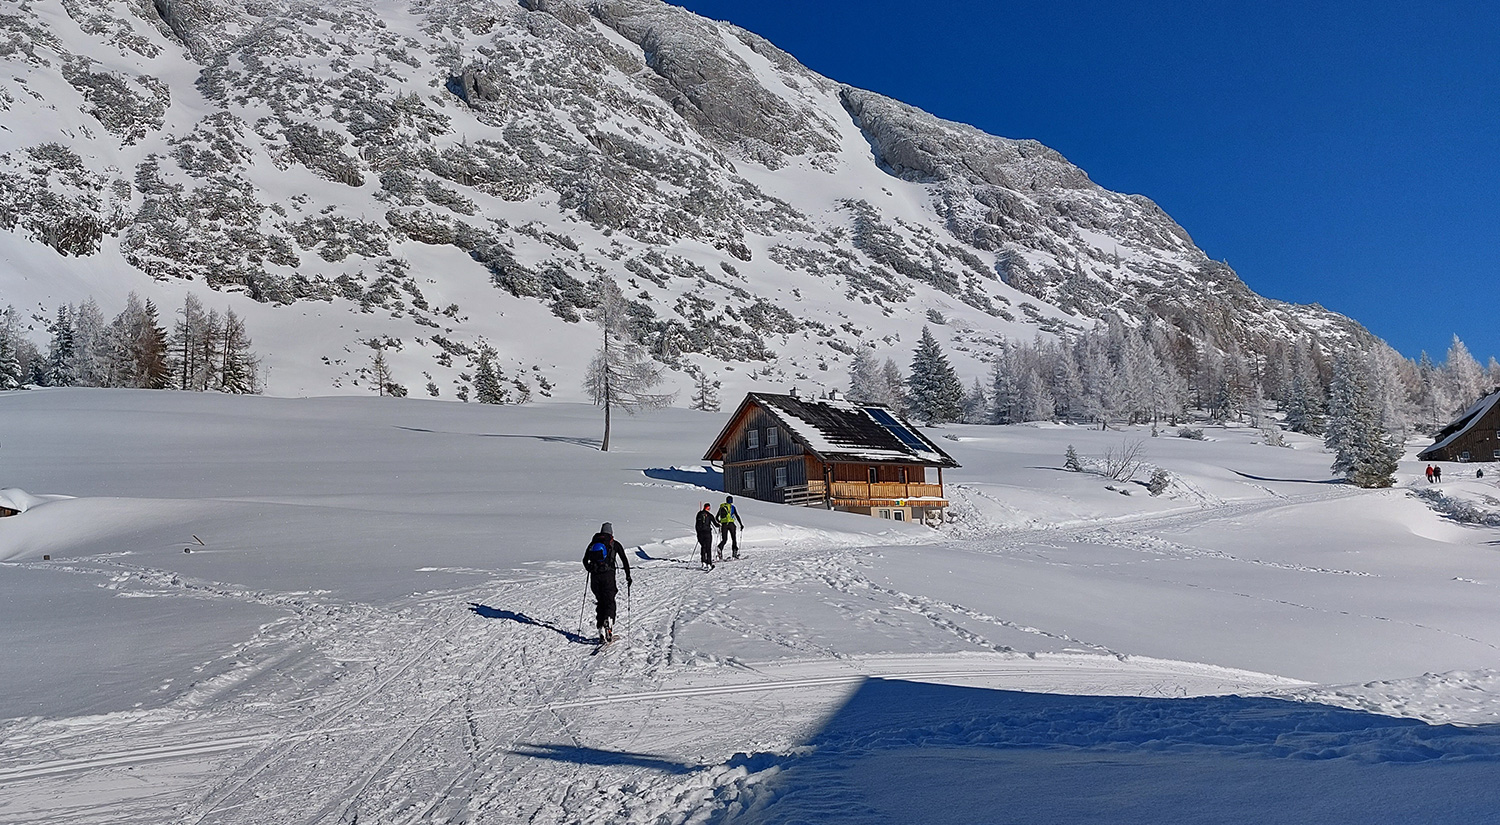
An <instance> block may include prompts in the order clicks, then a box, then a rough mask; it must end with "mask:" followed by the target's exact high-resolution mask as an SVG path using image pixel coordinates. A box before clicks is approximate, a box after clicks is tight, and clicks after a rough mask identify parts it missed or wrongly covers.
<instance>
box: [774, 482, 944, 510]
mask: <svg viewBox="0 0 1500 825" xmlns="http://www.w3.org/2000/svg"><path fill="white" fill-rule="evenodd" d="M829 493H830V490H829V489H828V485H827V484H826V483H825V482H822V481H809V482H808V483H807V484H801V485H798V486H795V487H785V488H782V498H781V501H782V503H783V504H793V505H801V506H806V507H822V506H824V504H825V502H826V501H827V500H828V499H829V498H832V499H833V506H835V507H876V506H880V505H893V504H896V503H897V502H901V501H909V500H911V499H923V500H924V503H926V504H929V505H931V506H933V507H946V506H947V504H948V502H947V501H946V500H944V499H943V485H941V484H925V483H922V482H912V483H904V482H899V481H877V482H875V483H870V482H861V481H835V482H833V489H832V491H831V495H830V494H829Z"/></svg>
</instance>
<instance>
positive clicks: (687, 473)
mask: <svg viewBox="0 0 1500 825" xmlns="http://www.w3.org/2000/svg"><path fill="white" fill-rule="evenodd" d="M641 473H642V475H644V476H646V478H654V479H656V480H658V481H670V482H673V483H675V484H690V485H692V486H694V487H702V488H703V489H705V490H712V491H713V492H716V493H719V492H723V491H724V471H723V470H720V469H719V468H718V467H710V466H708V465H707V464H705V465H703V468H702V469H696V468H684V467H647V468H645V469H643V470H641Z"/></svg>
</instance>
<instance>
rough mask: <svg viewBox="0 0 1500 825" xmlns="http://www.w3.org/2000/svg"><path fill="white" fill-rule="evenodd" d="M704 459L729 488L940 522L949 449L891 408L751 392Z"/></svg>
mask: <svg viewBox="0 0 1500 825" xmlns="http://www.w3.org/2000/svg"><path fill="white" fill-rule="evenodd" d="M703 458H704V460H706V461H711V462H717V463H721V464H722V465H723V468H724V492H726V493H729V494H730V495H735V496H742V497H746V498H754V499H759V500H761V501H773V502H777V503H780V504H791V505H801V506H810V507H826V508H828V509H830V510H844V511H846V512H851V513H862V514H866V515H872V516H877V517H880V518H888V519H893V520H895V521H922V522H929V523H932V522H938V521H941V520H942V519H943V517H944V515H945V512H946V510H947V507H948V500H947V499H946V498H945V497H944V496H943V469H944V468H947V467H957V466H959V464H958V462H956V461H954V460H953V459H952V457H950V456H949V455H948V454H947V453H945V452H943V451H942V450H941V449H939V448H938V447H937V445H935V444H933V443H932V442H931V441H929V440H927V438H926V437H925V436H923V435H922V433H921V432H920V431H918V430H917V428H916V427H913V426H912V425H911V424H909V423H907V422H906V421H905V420H904V419H902V418H901V416H899V415H897V414H896V413H894V412H892V411H891V410H889V409H887V408H886V407H882V406H878V405H874V404H854V403H851V402H848V401H841V400H837V399H804V398H798V397H797V396H795V395H773V394H770V393H758V392H756V393H750V394H749V395H746V396H745V400H744V401H742V402H740V406H739V408H738V409H736V410H735V412H734V415H732V416H730V419H729V423H728V424H726V425H725V426H724V429H723V431H722V432H720V433H719V437H718V438H716V439H714V442H713V445H712V446H710V447H709V448H708V453H707V454H705V455H704V456H703Z"/></svg>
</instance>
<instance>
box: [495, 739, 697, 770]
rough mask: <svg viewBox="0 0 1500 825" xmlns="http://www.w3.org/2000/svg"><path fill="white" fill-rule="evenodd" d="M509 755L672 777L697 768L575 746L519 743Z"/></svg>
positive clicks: (640, 754)
mask: <svg viewBox="0 0 1500 825" xmlns="http://www.w3.org/2000/svg"><path fill="white" fill-rule="evenodd" d="M511 753H514V754H519V755H521V756H531V757H535V758H537V759H553V760H557V761H559V762H572V763H574V764H578V765H629V766H631V767H636V768H645V769H647V770H652V771H661V772H663V773H672V774H681V773H689V772H691V771H693V770H696V769H697V768H699V767H701V766H700V765H689V764H686V763H683V762H674V761H672V760H671V759H665V758H662V757H660V756H652V755H651V754H649V753H631V752H629V751H606V750H599V749H598V748H584V747H579V746H577V745H533V744H527V743H522V744H520V745H517V746H516V748H515V749H514V750H512V751H511Z"/></svg>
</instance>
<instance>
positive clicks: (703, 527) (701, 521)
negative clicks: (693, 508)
mask: <svg viewBox="0 0 1500 825" xmlns="http://www.w3.org/2000/svg"><path fill="white" fill-rule="evenodd" d="M693 529H695V530H697V531H698V549H699V551H700V552H701V554H702V556H703V566H704V568H705V569H707V570H712V569H714V552H713V547H714V514H713V513H712V512H710V511H709V506H708V502H706V501H705V502H703V509H702V510H699V511H698V518H697V519H695V520H694V522H693Z"/></svg>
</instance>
